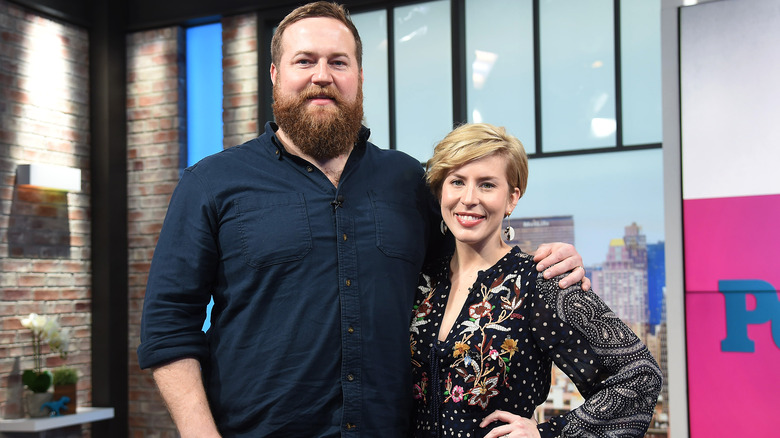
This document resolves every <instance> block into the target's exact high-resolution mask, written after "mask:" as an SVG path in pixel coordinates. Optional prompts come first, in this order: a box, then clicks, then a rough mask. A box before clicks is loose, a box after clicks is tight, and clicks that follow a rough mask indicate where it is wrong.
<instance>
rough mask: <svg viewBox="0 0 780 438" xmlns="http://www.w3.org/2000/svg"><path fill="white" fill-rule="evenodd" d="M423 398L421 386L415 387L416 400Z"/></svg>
mask: <svg viewBox="0 0 780 438" xmlns="http://www.w3.org/2000/svg"><path fill="white" fill-rule="evenodd" d="M421 398H423V390H422V388H421V387H420V385H414V399H415V400H419V399H421Z"/></svg>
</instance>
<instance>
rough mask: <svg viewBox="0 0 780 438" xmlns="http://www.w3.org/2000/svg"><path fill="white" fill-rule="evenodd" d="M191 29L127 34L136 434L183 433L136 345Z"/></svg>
mask: <svg viewBox="0 0 780 438" xmlns="http://www.w3.org/2000/svg"><path fill="white" fill-rule="evenodd" d="M183 62H184V32H183V30H182V29H181V28H165V29H158V30H152V31H146V32H138V33H134V34H131V35H129V36H128V38H127V70H128V71H127V119H128V124H127V127H128V129H127V132H128V139H127V140H128V141H127V150H128V157H127V158H128V159H127V165H128V169H127V172H128V188H127V192H128V218H127V220H128V239H129V241H128V252H129V254H128V259H129V261H128V263H129V266H128V276H129V278H128V289H129V290H128V295H129V303H128V319H129V321H128V336H129V349H130V351H129V354H128V356H129V361H130V364H129V376H128V387H129V398H130V400H129V404H128V405H129V413H128V416H129V427H130V434H129V435H130V436H132V437H173V436H176V433H175V428H174V426H173V422H172V421H171V419H170V417H169V416H168V413H167V411H166V410H165V407H164V405H163V403H162V399H161V398H160V396H159V394H158V393H157V389H156V387H155V386H154V382H153V380H152V377H151V373H150V372H149V371H148V370H146V371H141V370H140V369H139V368H138V357H137V355H136V348H137V347H138V344H139V340H140V321H141V309H142V306H143V297H144V293H145V289H146V279H147V275H148V272H149V265H150V263H151V260H152V254H153V253H154V247H155V244H156V243H157V237H158V234H159V233H160V228H161V226H162V221H163V219H164V217H165V212H166V209H167V207H168V201H169V200H170V196H171V194H172V193H173V189H174V187H175V186H176V183H177V181H178V179H179V156H180V152H181V148H182V147H183V144H182V143H183V141H184V139H185V136H184V135H183V129H184V126H185V120H184V114H185V111H184V106H183V105H184V97H185V94H184V93H183V91H184V90H183V84H184V82H183V79H182V78H183V74H184V72H183Z"/></svg>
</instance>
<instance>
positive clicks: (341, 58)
mask: <svg viewBox="0 0 780 438" xmlns="http://www.w3.org/2000/svg"><path fill="white" fill-rule="evenodd" d="M271 80H272V82H273V84H274V107H273V108H274V115H275V117H276V121H277V123H278V124H279V127H280V129H281V130H282V132H283V133H284V134H285V135H287V136H288V137H289V138H290V140H292V142H293V143H294V144H295V146H297V147H298V148H300V149H301V150H302V151H303V152H305V153H307V154H309V155H311V156H312V157H314V158H317V159H328V158H333V157H335V156H337V155H339V154H341V153H345V152H348V151H349V150H350V149H351V147H352V145H353V143H354V142H355V140H356V139H357V133H358V131H359V129H360V123H361V121H362V118H363V93H362V71H361V70H360V68H359V66H358V65H357V60H356V57H355V40H354V38H353V36H352V33H350V31H349V29H347V27H346V26H345V25H343V24H342V23H340V22H339V21H338V20H335V19H332V18H319V17H318V18H306V19H303V20H301V21H298V22H296V23H293V24H292V25H290V26H289V27H288V28H287V29H286V30H285V32H284V35H283V37H282V55H281V60H280V62H279V65H278V66H277V65H271Z"/></svg>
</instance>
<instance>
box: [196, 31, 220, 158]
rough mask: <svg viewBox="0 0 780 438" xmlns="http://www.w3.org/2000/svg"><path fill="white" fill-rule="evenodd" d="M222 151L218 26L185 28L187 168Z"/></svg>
mask: <svg viewBox="0 0 780 438" xmlns="http://www.w3.org/2000/svg"><path fill="white" fill-rule="evenodd" d="M221 150H222V24H221V23H214V24H207V25H205V26H197V27H191V28H189V29H187V166H191V165H193V164H195V163H197V162H198V161H200V160H201V159H202V158H203V157H205V156H207V155H211V154H213V153H215V152H219V151H221Z"/></svg>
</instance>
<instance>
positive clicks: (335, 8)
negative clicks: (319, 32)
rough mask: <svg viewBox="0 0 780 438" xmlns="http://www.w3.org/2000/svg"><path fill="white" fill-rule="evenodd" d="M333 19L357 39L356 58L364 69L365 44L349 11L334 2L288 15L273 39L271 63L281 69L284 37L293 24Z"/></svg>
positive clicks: (304, 8) (314, 3)
mask: <svg viewBox="0 0 780 438" xmlns="http://www.w3.org/2000/svg"><path fill="white" fill-rule="evenodd" d="M318 17H325V18H333V19H336V20H338V21H340V22H341V23H343V24H344V25H345V26H347V29H349V31H350V32H352V36H353V37H355V58H356V59H357V64H358V67H359V68H361V69H362V68H363V43H362V42H361V41H360V34H359V33H358V30H357V28H356V27H355V24H354V23H352V19H351V18H350V17H349V12H348V11H347V9H346V8H345V7H344V6H343V5H340V4H338V3H332V2H324V1H319V2H313V3H309V4H305V5H303V6H300V7H298V8H296V9H295V10H293V11H292V12H290V13H289V14H287V16H286V17H284V19H283V20H282V21H281V22H280V23H279V26H278V27H277V28H276V33H274V36H273V38H272V39H271V62H272V63H273V64H274V65H276V66H277V67H279V63H280V62H281V60H282V37H283V36H284V31H285V30H286V29H287V28H288V27H289V26H290V25H291V24H293V23H296V22H298V21H301V20H303V19H305V18H318Z"/></svg>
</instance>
